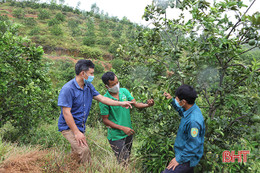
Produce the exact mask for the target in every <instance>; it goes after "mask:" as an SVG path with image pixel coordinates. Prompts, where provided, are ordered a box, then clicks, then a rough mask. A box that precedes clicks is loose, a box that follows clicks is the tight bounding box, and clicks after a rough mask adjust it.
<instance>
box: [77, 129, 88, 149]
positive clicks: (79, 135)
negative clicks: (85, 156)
mask: <svg viewBox="0 0 260 173" xmlns="http://www.w3.org/2000/svg"><path fill="white" fill-rule="evenodd" d="M74 135H75V138H76V140H77V142H78V145H79V146H84V145H85V146H87V141H86V137H85V135H84V134H83V133H81V132H80V131H78V132H76V133H74Z"/></svg>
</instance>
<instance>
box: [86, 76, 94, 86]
mask: <svg viewBox="0 0 260 173" xmlns="http://www.w3.org/2000/svg"><path fill="white" fill-rule="evenodd" d="M85 74H86V73H85ZM86 75H87V74H86ZM93 80H94V76H88V79H85V78H84V83H85V84H86V85H87V84H89V83H91V82H92V81H93Z"/></svg>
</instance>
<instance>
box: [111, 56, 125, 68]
mask: <svg viewBox="0 0 260 173" xmlns="http://www.w3.org/2000/svg"><path fill="white" fill-rule="evenodd" d="M111 64H112V68H113V69H115V70H116V71H120V70H121V69H122V67H123V64H124V60H122V59H119V58H116V59H113V60H112V61H111Z"/></svg>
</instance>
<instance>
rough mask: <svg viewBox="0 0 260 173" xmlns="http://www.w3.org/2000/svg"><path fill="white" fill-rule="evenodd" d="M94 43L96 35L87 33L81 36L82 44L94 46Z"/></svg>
mask: <svg viewBox="0 0 260 173" xmlns="http://www.w3.org/2000/svg"><path fill="white" fill-rule="evenodd" d="M95 43H96V36H95V35H89V36H86V37H84V38H83V44H84V45H86V46H94V45H95Z"/></svg>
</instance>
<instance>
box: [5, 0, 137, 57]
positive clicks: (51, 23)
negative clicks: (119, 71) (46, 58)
mask: <svg viewBox="0 0 260 173" xmlns="http://www.w3.org/2000/svg"><path fill="white" fill-rule="evenodd" d="M96 8H98V7H97V6H95V5H93V6H92V9H91V11H89V12H86V11H80V10H78V9H76V8H75V9H73V8H72V7H69V6H66V5H62V4H55V3H51V4H48V3H41V4H39V3H35V2H32V1H23V2H16V1H11V2H6V3H3V2H2V3H1V6H0V20H8V19H9V20H11V21H13V22H15V23H18V24H21V28H20V30H19V31H20V33H21V35H22V36H26V37H28V38H29V39H31V40H32V41H33V42H34V43H36V44H37V45H41V46H42V47H43V48H44V51H45V53H47V54H51V53H54V54H56V55H69V56H74V57H84V58H95V59H100V58H101V57H103V58H104V59H106V60H111V59H112V58H113V57H114V56H115V55H116V49H117V48H118V45H119V44H123V43H125V42H128V41H130V40H131V39H133V38H134V34H135V30H136V29H137V28H142V27H141V26H138V25H137V24H134V23H132V22H130V21H129V20H128V19H127V18H123V19H122V20H119V19H118V18H117V17H110V16H109V15H108V14H103V13H99V11H98V10H96Z"/></svg>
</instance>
